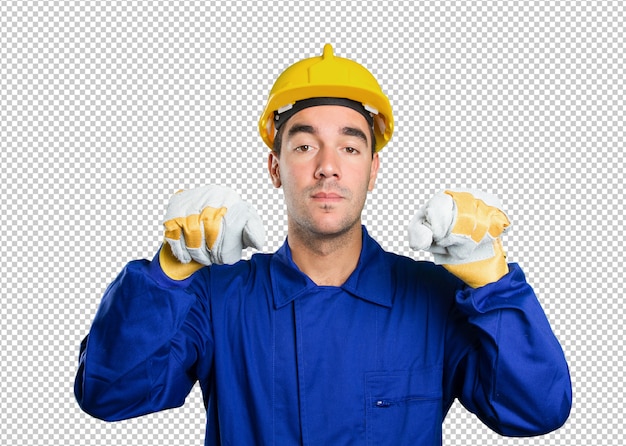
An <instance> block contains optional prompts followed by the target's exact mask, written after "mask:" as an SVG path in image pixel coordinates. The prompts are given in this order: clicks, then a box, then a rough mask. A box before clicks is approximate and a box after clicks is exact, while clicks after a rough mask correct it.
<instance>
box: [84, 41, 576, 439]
mask: <svg viewBox="0 0 626 446" xmlns="http://www.w3.org/2000/svg"><path fill="white" fill-rule="evenodd" d="M259 130H260V132H261V136H262V138H263V140H264V141H265V143H266V144H267V145H268V146H269V147H270V148H271V149H272V151H271V153H270V155H269V160H268V168H269V173H270V177H271V180H272V183H273V184H274V186H275V187H282V188H283V190H284V197H285V202H286V205H287V215H288V233H287V240H286V242H285V244H284V245H283V246H282V247H281V248H280V249H279V250H278V251H277V252H276V253H274V254H255V255H253V256H252V258H251V259H250V260H249V261H238V260H239V258H240V257H241V249H242V248H243V247H246V246H252V247H256V248H260V247H261V246H262V239H263V229H262V227H261V224H260V220H259V218H258V216H257V215H256V213H255V212H254V210H253V209H252V208H251V207H250V206H249V205H248V204H246V203H244V202H242V201H241V200H240V199H239V198H238V196H237V195H236V194H235V193H234V192H232V191H231V190H229V189H227V188H223V187H218V186H207V187H203V188H199V189H197V190H191V191H185V192H182V193H180V194H177V195H175V196H174V197H173V198H172V200H171V202H170V205H169V207H168V210H167V213H166V217H165V241H166V242H165V243H164V244H163V246H162V248H161V249H160V251H159V253H158V254H157V256H156V257H155V258H154V260H152V261H151V262H148V261H135V262H131V263H129V264H128V265H127V266H126V268H125V269H124V270H123V271H122V273H121V274H120V275H119V277H118V278H117V279H116V280H115V281H114V282H113V284H111V285H110V286H109V288H108V289H107V291H106V293H105V296H104V297H103V300H102V304H101V305H100V308H99V309H98V313H97V315H96V317H95V319H94V322H93V326H92V328H91V330H90V333H89V335H88V337H87V338H86V339H85V340H84V341H83V343H82V345H81V355H80V366H79V370H78V374H77V379H76V384H75V393H76V397H77V399H78V401H79V403H80V405H81V407H82V408H83V409H84V410H85V411H87V412H88V413H90V414H92V415H94V416H96V417H99V418H102V419H105V420H118V419H122V418H128V417H134V416H139V415H142V414H146V413H150V412H154V411H158V410H163V409H166V408H171V407H177V406H180V405H181V404H183V402H184V399H185V397H186V395H187V394H188V393H189V391H190V389H191V388H192V387H193V385H194V383H195V382H196V381H199V383H200V386H201V388H202V392H203V396H204V400H205V405H206V409H207V428H206V440H205V443H206V444H207V445H216V444H237V445H248V444H276V445H290V444H303V445H311V444H320V445H322V444H323V445H343V444H373V445H374V444H375V445H381V444H383V445H384V444H389V445H404V444H419V445H434V444H440V443H441V425H442V421H443V419H444V417H445V415H446V413H447V411H448V409H449V408H450V406H451V404H452V402H453V401H454V399H455V398H458V399H459V400H460V401H461V403H462V404H463V405H464V406H465V407H466V408H467V409H468V410H470V411H472V412H473V413H475V414H476V415H477V416H478V417H480V419H481V420H482V421H483V422H485V423H486V424H487V425H488V426H490V427H491V428H492V429H494V430H495V431H497V432H499V433H501V434H504V435H513V436H526V435H538V434H543V433H546V432H549V431H551V430H554V429H556V428H558V427H559V426H561V425H562V424H563V423H564V422H565V420H566V418H567V416H568V414H569V410H570V406H571V384H570V378H569V372H568V368H567V364H566V362H565V359H564V356H563V352H562V350H561V348H560V345H559V344H558V341H557V340H556V338H555V337H554V335H553V333H552V331H551V329H550V326H549V324H548V321H547V319H546V317H545V315H544V313H543V311H542V309H541V307H540V305H539V303H538V301H537V299H536V298H535V295H534V293H533V291H532V289H531V288H530V286H529V285H528V284H527V282H526V281H525V278H524V275H523V273H522V272H521V270H520V268H519V266H517V265H515V264H510V265H507V263H506V260H505V256H504V252H503V250H502V245H501V242H500V234H501V233H502V232H503V231H504V230H505V229H506V228H507V227H508V225H509V222H508V219H507V218H506V215H505V214H504V213H503V212H502V211H500V210H499V208H498V207H497V206H494V204H496V203H495V198H493V197H490V196H488V195H484V194H480V193H478V192H475V193H469V192H460V191H446V192H443V193H441V194H438V195H436V196H435V197H434V198H433V199H432V200H431V201H430V202H429V203H427V205H426V206H424V207H423V208H422V209H420V210H419V211H418V212H417V214H416V217H415V218H414V220H413V221H412V222H411V225H410V229H409V235H410V242H411V246H412V247H414V248H421V249H429V250H431V251H432V252H433V253H434V255H435V261H436V263H440V264H442V265H443V266H438V265H435V264H433V263H431V262H416V261H413V260H411V259H409V258H405V257H401V256H397V255H394V254H391V253H387V252H385V251H383V250H382V249H381V248H380V246H379V245H378V244H377V243H376V242H375V241H374V240H373V239H372V238H371V237H370V236H369V235H368V233H367V231H366V229H365V228H364V227H363V226H362V225H361V212H362V209H363V206H364V203H365V199H366V196H367V193H368V191H371V190H372V189H373V188H374V184H375V180H376V176H377V173H378V167H379V151H380V150H381V149H382V148H383V147H384V146H385V144H386V143H387V141H388V140H389V138H390V137H391V134H392V132H393V116H392V112H391V107H390V106H389V102H388V100H387V98H386V96H385V95H384V94H383V93H382V91H381V90H380V87H379V86H378V83H377V82H376V80H375V79H374V78H373V76H372V75H371V74H370V73H369V72H368V71H367V70H366V69H365V68H364V67H362V66H361V65H359V64H357V63H356V62H353V61H351V60H348V59H343V58H338V57H335V56H334V54H333V51H332V48H331V47H330V45H327V46H326V47H325V48H324V53H323V55H322V56H321V57H314V58H310V59H305V60H303V61H300V62H298V63H296V64H294V65H293V66H291V67H289V68H288V69H287V70H286V71H285V72H284V73H283V74H281V76H280V77H279V78H278V79H277V81H276V83H275V85H274V87H273V89H272V92H271V93H270V97H269V99H268V104H267V107H266V110H265V111H264V112H263V115H262V116H261V119H260V122H259ZM231 264H232V265H231ZM205 266H208V267H205Z"/></svg>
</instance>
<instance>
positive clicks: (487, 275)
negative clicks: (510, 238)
mask: <svg viewBox="0 0 626 446" xmlns="http://www.w3.org/2000/svg"><path fill="white" fill-rule="evenodd" d="M445 193H446V194H448V195H450V196H451V197H452V199H453V200H454V203H455V205H456V211H457V214H456V220H455V223H454V226H453V227H452V231H451V232H452V234H457V235H462V236H467V237H469V238H471V239H472V240H473V241H474V242H475V243H477V244H478V243H481V242H482V243H485V236H487V234H488V238H487V242H489V241H490V240H491V242H492V243H493V252H494V255H493V256H492V257H490V258H487V259H483V260H477V261H473V262H468V263H458V264H444V265H443V266H444V268H446V269H447V270H448V271H450V272H451V273H452V274H454V275H455V276H457V277H458V278H460V279H461V280H463V281H464V282H465V283H467V284H468V285H469V286H471V287H473V288H478V287H481V286H484V285H486V284H488V283H492V282H496V281H497V280H499V279H500V278H501V277H502V276H504V275H505V274H507V273H508V271H509V267H508V265H507V263H506V254H505V252H504V248H503V247H502V241H501V239H500V235H501V234H502V232H503V231H504V230H505V229H506V228H507V227H508V226H509V225H510V222H509V219H508V217H507V216H506V215H505V214H504V212H502V211H501V210H500V209H498V208H497V207H494V206H489V205H488V204H486V203H485V202H484V201H483V200H480V199H478V198H476V197H474V195H472V194H471V193H469V192H456V191H450V190H446V191H445Z"/></svg>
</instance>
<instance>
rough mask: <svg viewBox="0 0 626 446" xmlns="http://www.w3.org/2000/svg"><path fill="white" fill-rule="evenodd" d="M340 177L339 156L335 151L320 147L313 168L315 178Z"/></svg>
mask: <svg viewBox="0 0 626 446" xmlns="http://www.w3.org/2000/svg"><path fill="white" fill-rule="evenodd" d="M340 177H341V169H340V166H339V157H338V154H337V152H336V151H334V150H330V149H327V148H322V149H320V150H319V151H318V154H317V166H316V169H315V179H317V180H321V179H322V178H335V179H339V178H340Z"/></svg>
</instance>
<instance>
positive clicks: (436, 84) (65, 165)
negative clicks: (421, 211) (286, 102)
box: [0, 0, 626, 446]
mask: <svg viewBox="0 0 626 446" xmlns="http://www.w3.org/2000/svg"><path fill="white" fill-rule="evenodd" d="M624 15H625V8H624V4H623V2H621V1H439V2H422V1H402V2H400V1H389V2H357V1H352V2H349V1H332V2H331V1H328V2H327V1H315V2H305V1H288V2H274V3H272V2H268V1H263V2H249V1H248V2H245V1H228V2H204V1H184V2H183V1H136V2H130V1H128V2H126V1H120V2H117V1H74V2H72V1H9V0H5V1H3V2H1V3H0V148H1V152H2V153H1V160H0V193H1V199H0V219H1V220H0V221H1V228H2V229H1V230H0V280H2V284H1V287H0V318H1V326H0V361H1V367H0V391H1V394H0V396H1V398H0V412H1V416H0V423H1V428H0V442H1V443H2V444H8V445H173V444H175V445H201V444H203V434H204V414H203V407H202V402H201V398H200V394H199V390H198V388H195V389H194V390H193V391H192V393H191V395H190V396H189V398H188V400H187V403H186V405H185V406H184V407H183V408H181V409H176V410H171V411H167V412H163V413H159V414H155V415H150V416H147V417H143V418H140V419H135V420H129V421H124V422H119V423H114V424H110V423H104V422H101V421H98V420H95V419H92V418H90V417H89V416H88V415H86V414H84V413H82V412H81V411H80V410H79V408H78V406H77V404H76V402H75V400H74V397H73V390H72V388H73V381H74V373H75V371H76V364H77V355H78V347H79V343H80V341H81V339H82V338H83V336H85V334H86V333H87V331H88V328H89V325H90V322H91V319H92V318H93V316H94V314H95V311H96V309H97V306H98V302H99V300H100V297H101V295H102V293H103V291H104V289H105V287H106V285H107V284H108V283H110V281H111V280H113V278H114V277H115V276H116V274H117V273H118V272H119V271H120V269H121V268H122V267H123V265H124V264H125V263H126V262H127V261H129V260H132V259H136V258H150V257H152V255H153V253H154V252H155V250H156V249H157V247H158V245H159V243H160V239H161V237H162V229H161V226H160V221H161V218H162V216H163V213H164V209H165V205H166V203H167V200H168V197H169V196H170V195H171V194H172V193H173V192H175V191H176V190H178V189H180V188H190V187H194V186H199V185H203V184H207V183H220V184H225V185H230V186H231V187H233V188H235V189H236V190H238V191H239V192H240V194H241V195H242V196H243V197H244V198H245V199H247V200H248V201H250V202H251V203H252V204H254V206H255V207H256V208H257V209H258V211H259V213H260V214H261V215H262V218H263V221H264V223H265V225H266V229H267V233H268V240H267V245H266V247H265V249H264V250H265V251H267V252H271V251H274V250H275V249H277V248H278V246H280V244H281V243H282V241H283V238H284V234H285V217H284V209H283V205H282V198H281V194H280V192H279V191H277V190H274V189H273V188H272V186H271V183H270V181H269V179H268V176H267V174H266V168H265V165H266V160H267V150H266V149H265V147H264V146H263V143H262V141H261V139H260V138H259V136H258V135H257V133H256V123H257V120H258V117H259V114H260V112H261V110H262V108H263V106H264V101H265V99H266V96H267V94H268V92H269V90H270V88H271V85H272V83H273V81H274V79H275V78H276V76H278V74H279V73H280V72H281V71H282V70H283V69H284V68H286V67H287V66H288V65H290V64H292V63H293V62H295V61H297V60H299V59H301V58H303V57H311V56H317V55H319V54H321V51H322V47H323V44H324V43H326V42H329V43H332V44H333V45H334V47H335V52H336V54H337V55H339V56H343V57H349V58H352V59H355V60H357V61H359V62H360V63H362V64H363V65H365V66H366V67H368V68H369V69H370V70H371V71H372V72H373V73H374V74H375V76H376V77H377V78H378V79H379V81H380V83H381V85H382V87H383V89H384V90H385V92H386V93H387V94H388V95H389V97H390V99H391V102H392V105H393V106H394V111H395V116H396V129H397V131H396V133H395V135H394V137H393V139H392V141H391V143H390V144H389V145H388V146H387V147H386V148H385V149H384V151H383V152H382V155H381V160H382V171H381V173H380V176H379V181H378V184H377V189H376V190H375V191H374V192H373V193H372V194H371V197H370V201H369V203H368V205H367V207H366V210H365V214H364V221H365V223H366V224H367V226H368V228H369V230H370V233H371V234H372V235H373V236H374V237H375V238H377V239H378V240H379V242H380V243H381V244H382V245H383V247H385V248H386V249H389V250H392V251H395V252H398V253H402V254H406V255H409V256H412V257H415V258H423V257H427V256H426V255H425V254H420V253H417V254H416V253H412V252H410V251H409V249H408V246H407V242H406V236H405V227H406V223H407V222H408V220H409V219H410V218H411V216H412V215H413V213H414V211H415V210H416V209H417V207H418V206H420V205H421V204H422V203H423V202H424V201H425V200H426V199H427V198H428V197H430V196H431V195H432V194H433V193H435V192H437V191H439V190H440V189H442V188H445V187H461V186H463V187H474V188H479V189H484V190H486V191H489V192H492V193H496V194H498V195H499V196H500V197H501V198H502V199H503V202H504V204H505V209H506V210H507V212H508V214H509V216H510V217H511V219H512V221H513V225H514V226H513V228H512V231H511V232H510V234H509V235H507V236H506V238H505V245H506V247H507V250H508V253H509V256H510V258H511V260H512V261H516V262H519V263H520V264H521V265H522V267H523V269H524V270H525V272H526V274H527V277H528V280H529V281H530V282H531V283H532V284H533V286H534V287H535V290H536V291H537V294H538V296H539V299H540V301H541V302H542V304H543V306H544V308H545V310H546V313H547V315H548V318H549V319H550V321H551V322H552V324H553V327H554V331H555V332H556V334H557V336H558V338H559V339H560V341H561V343H562V345H563V348H564V350H565V353H566V356H567V358H568V361H569V364H570V367H571V373H572V378H573V382H574V407H573V410H572V414H571V417H570V419H569V420H568V422H567V423H566V425H565V426H564V427H563V428H561V429H560V430H558V431H556V432H554V433H552V434H549V435H547V436H543V437H538V438H534V439H507V438H503V437H500V436H498V435H496V434H494V433H491V432H490V431H489V430H488V429H487V428H486V427H484V426H483V425H482V424H480V422H479V421H478V420H477V419H476V418H475V417H473V416H472V415H470V414H468V413H467V412H465V410H464V409H462V408H461V407H460V406H458V405H455V406H453V409H452V410H451V412H450V414H449V416H448V418H447V419H446V421H445V424H444V444H446V445H467V444H481V445H482V444H485V445H486V444H489V445H531V444H532V445H568V446H569V445H584V446H587V445H618V444H621V437H622V432H623V428H624V426H623V414H624V402H623V401H624V390H623V387H624V374H623V369H624V353H623V351H624V345H623V338H624V330H623V320H624V316H625V314H624V313H625V311H624V291H623V290H624V267H623V261H624V248H625V246H624V245H625V244H624V235H623V234H624V222H623V219H624V191H623V188H624V174H623V170H624V167H625V166H624V164H625V163H624V147H623V146H624V126H625V124H626V123H625V122H624V121H625V119H624V116H625V115H624V112H625V109H624V87H625V85H624V71H623V70H624V68H623V64H624V56H625V54H624V46H625V45H624V18H625V17H624ZM249 254H250V253H246V255H249Z"/></svg>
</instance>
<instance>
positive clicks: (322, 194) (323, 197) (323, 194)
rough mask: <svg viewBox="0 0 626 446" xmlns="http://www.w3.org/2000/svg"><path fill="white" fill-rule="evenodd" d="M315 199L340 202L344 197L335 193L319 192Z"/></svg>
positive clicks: (314, 196)
mask: <svg viewBox="0 0 626 446" xmlns="http://www.w3.org/2000/svg"><path fill="white" fill-rule="evenodd" d="M313 198H314V199H316V200H340V199H341V198H343V197H342V196H341V195H339V194H336V193H333V192H330V193H328V192H318V193H316V194H314V195H313Z"/></svg>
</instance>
